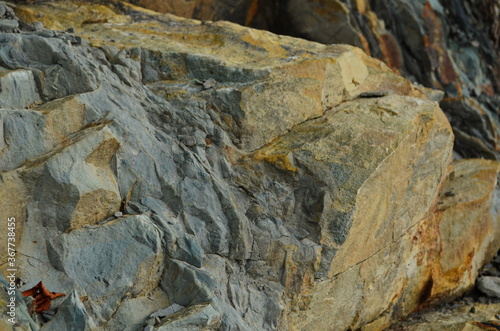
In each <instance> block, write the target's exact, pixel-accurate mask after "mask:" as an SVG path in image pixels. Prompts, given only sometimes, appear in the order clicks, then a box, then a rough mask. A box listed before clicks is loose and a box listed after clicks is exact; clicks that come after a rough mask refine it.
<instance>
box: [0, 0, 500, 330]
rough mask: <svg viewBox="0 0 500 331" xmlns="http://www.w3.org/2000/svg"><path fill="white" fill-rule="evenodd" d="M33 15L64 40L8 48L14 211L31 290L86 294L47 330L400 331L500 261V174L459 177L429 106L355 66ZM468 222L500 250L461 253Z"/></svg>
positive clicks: (112, 15)
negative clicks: (403, 322)
mask: <svg viewBox="0 0 500 331" xmlns="http://www.w3.org/2000/svg"><path fill="white" fill-rule="evenodd" d="M16 13H17V15H19V16H20V17H23V18H24V19H25V20H26V21H27V22H28V23H29V24H32V25H31V26H34V24H35V23H34V21H35V20H40V21H43V25H44V26H45V27H46V28H50V29H54V30H47V29H39V30H37V29H28V28H26V29H24V30H21V29H19V31H12V32H11V33H5V34H1V35H0V50H1V51H0V66H1V67H2V69H1V72H2V77H7V78H6V80H5V81H6V84H7V85H8V86H14V85H15V82H16V80H17V79H20V80H22V81H23V82H25V84H24V83H23V84H22V86H23V95H24V98H23V99H22V100H18V99H17V98H15V97H6V98H5V99H3V100H5V101H4V104H2V108H1V109H0V116H1V119H2V121H3V126H0V127H3V131H2V134H3V139H2V140H1V141H3V149H2V150H1V152H0V153H1V154H0V169H1V171H2V173H1V185H0V196H1V197H2V199H1V200H0V209H1V210H2V211H6V213H7V214H8V215H9V216H12V217H16V222H17V224H18V227H17V234H16V236H17V237H16V238H17V239H16V240H17V251H18V253H17V257H16V258H17V260H16V261H17V263H18V269H19V274H18V277H19V278H20V280H21V281H22V282H23V283H25V285H24V286H25V287H26V288H29V287H32V286H33V285H34V284H37V283H38V282H39V281H41V280H42V281H43V283H44V284H45V285H46V286H47V288H50V289H51V290H52V291H56V292H59V293H66V294H67V298H66V299H65V300H64V302H62V303H60V305H59V311H58V312H57V314H56V315H55V316H54V317H53V319H52V320H51V321H50V322H48V323H45V324H44V325H43V326H42V329H48V330H51V328H52V329H54V330H55V329H57V328H68V327H71V328H77V329H82V330H84V329H99V330H102V329H104V330H106V329H109V330H114V329H122V328H124V329H127V330H140V329H141V328H144V327H148V328H149V330H151V329H153V330H178V329H186V330H197V329H199V330H201V329H205V330H207V329H209V330H215V329H223V330H234V329H238V328H239V329H241V330H274V329H282V330H294V329H304V330H307V329H313V328H316V329H329V328H332V327H334V329H338V330H342V329H348V328H367V329H383V328H384V327H386V326H388V325H389V324H391V323H392V322H394V321H395V320H398V319H399V318H401V317H404V316H406V315H407V314H408V313H410V312H411V311H413V310H414V309H417V308H419V307H422V306H425V305H426V304H427V302H430V301H432V300H434V299H436V298H437V297H438V294H439V293H441V292H439V291H438V290H437V289H440V287H436V288H435V287H434V284H442V283H443V282H444V280H446V281H447V283H446V284H447V287H446V288H447V289H448V290H450V291H451V292H453V295H459V294H460V293H462V292H463V291H465V289H467V287H468V286H470V285H471V284H473V282H474V278H473V274H474V272H476V271H477V268H478V267H479V265H480V264H481V263H483V262H484V261H486V260H488V259H489V258H491V257H492V256H493V254H494V253H495V252H496V250H497V249H498V245H499V243H498V242H497V241H495V238H498V231H499V224H498V212H497V210H496V207H495V206H496V204H495V202H494V201H495V199H496V196H495V193H494V192H495V191H494V187H495V184H496V176H497V174H498V170H499V169H498V163H497V162H496V161H480V160H472V161H462V162H463V163H457V164H456V165H455V166H453V167H454V168H453V167H451V168H450V162H451V154H452V147H453V133H452V129H451V127H450V125H449V122H448V120H447V118H446V116H445V115H444V114H443V112H442V111H441V110H440V108H439V106H438V104H437V103H436V102H435V101H431V100H429V99H428V97H427V96H426V93H427V94H428V95H429V94H432V93H429V91H425V89H422V88H417V87H415V86H413V85H412V84H410V83H409V82H408V81H407V80H405V79H404V78H403V77H401V76H400V75H399V74H398V73H396V72H395V71H393V70H391V69H390V68H389V67H387V66H386V65H385V64H383V63H382V62H380V61H379V60H376V59H373V58H370V57H369V56H367V55H366V54H365V53H363V52H362V51H361V50H360V49H358V48H354V47H352V46H347V45H330V46H325V45H321V44H317V43H312V42H307V41H304V40H300V39H294V38H291V37H283V36H278V35H274V34H271V33H269V32H262V31H257V30H252V29H249V28H244V27H241V26H237V25H235V24H231V23H226V22H218V23H202V22H199V21H194V20H185V19H180V18H177V17H174V16H171V15H162V14H158V13H154V12H151V11H146V10H143V9H139V8H137V7H133V6H131V5H127V4H124V3H113V4H110V5H108V6H103V5H97V4H86V5H85V4H71V3H47V4H41V5H34V6H17V7H16ZM28 23H26V24H28ZM27 26H28V25H27ZM38 26H39V25H38ZM60 31H74V33H73V32H72V33H70V32H60ZM2 82H3V80H2ZM9 84H10V85H9ZM4 92H5V91H2V93H4ZM7 92H8V91H7ZM7 92H5V93H7ZM12 93H17V92H12ZM7 95H10V94H7ZM450 169H451V170H450ZM453 169H455V170H453ZM450 171H454V172H450ZM452 173H454V175H453V176H455V177H453V176H452V175H451V174H452ZM452 177H453V178H452ZM462 178H463V179H462ZM469 179H470V180H469ZM449 185H452V186H453V185H456V186H457V187H459V188H463V191H464V192H465V193H463V195H460V194H459V192H460V190H459V189H455V188H453V192H455V196H454V197H453V199H452V201H448V200H443V199H444V198H443V195H444V196H446V197H448V196H447V192H448V190H451V189H450V188H448V186H449ZM467 185H472V186H471V187H468V186H467ZM443 187H444V188H443ZM453 187H455V186H453ZM442 201H444V202H443V203H442V204H440V202H442ZM440 206H441V207H440ZM472 211H473V212H472ZM447 213H448V214H447ZM459 213H470V216H469V217H468V218H467V217H454V215H456V214H459ZM448 217H449V218H448ZM450 219H453V221H454V222H457V227H458V228H460V227H469V225H470V223H471V222H476V220H480V221H481V226H482V228H483V229H485V231H484V232H479V231H476V232H475V233H476V235H477V242H473V241H471V244H470V245H468V246H463V247H462V245H461V244H462V243H461V242H460V241H461V237H460V235H461V234H460V233H455V232H453V231H452V230H450V229H449V222H451V221H450ZM437 227H440V230H436V229H437ZM2 235H3V234H2ZM2 240H5V238H2ZM436 243H439V244H440V245H441V244H442V247H446V249H447V252H448V250H451V251H455V250H456V251H457V252H458V253H457V254H458V255H460V254H465V255H467V254H469V255H467V256H470V259H469V260H467V261H464V262H462V263H461V261H460V259H453V257H449V256H447V255H446V252H443V251H441V250H440V248H439V247H438V246H436ZM459 248H461V249H462V250H459ZM471 250H472V252H473V253H472V254H470V251H471ZM0 254H3V255H0V258H1V262H2V264H3V269H5V268H6V267H7V264H5V262H6V261H7V256H6V255H5V254H4V252H1V253H0ZM460 256H461V255H460ZM435 261H439V262H440V263H441V269H439V270H434V267H433V266H434V263H435ZM449 268H452V269H453V268H454V269H453V270H454V272H455V274H454V275H456V276H457V277H455V278H450V279H448V278H446V275H447V272H448V270H449ZM435 293H436V294H435ZM78 297H80V299H81V300H80V301H79V300H78V299H77V298H78ZM136 307H138V308H137V309H136ZM167 307H181V308H180V309H179V310H176V311H175V312H173V313H172V314H169V315H168V316H164V315H162V317H161V318H158V316H159V315H158V316H156V317H155V314H154V313H155V312H157V311H159V310H162V309H165V308H167ZM72 323H73V324H72ZM75 323H76V324H75Z"/></svg>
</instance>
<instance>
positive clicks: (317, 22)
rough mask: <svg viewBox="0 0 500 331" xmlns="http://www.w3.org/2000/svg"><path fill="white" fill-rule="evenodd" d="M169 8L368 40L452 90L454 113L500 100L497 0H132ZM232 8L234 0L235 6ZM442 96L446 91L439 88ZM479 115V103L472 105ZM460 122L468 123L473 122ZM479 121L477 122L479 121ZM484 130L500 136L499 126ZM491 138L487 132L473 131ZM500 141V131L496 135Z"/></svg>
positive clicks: (404, 68) (366, 44)
mask: <svg viewBox="0 0 500 331" xmlns="http://www.w3.org/2000/svg"><path fill="white" fill-rule="evenodd" d="M129 2H133V3H134V4H138V5H140V6H143V7H146V8H149V9H152V10H155V11H158V12H163V13H171V14H175V15H179V16H183V17H186V18H196V19H200V20H211V21H218V20H228V21H231V22H235V23H238V24H243V25H247V26H251V27H255V28H258V29H265V30H269V31H272V32H275V33H278V34H284V35H291V36H295V37H301V38H306V39H309V40H312V41H317V42H321V43H324V44H334V43H345V44H350V45H354V46H357V47H360V48H362V49H363V50H364V51H365V52H367V53H368V54H371V55H373V56H375V57H378V58H379V59H381V60H383V61H384V62H385V63H386V64H387V65H388V66H390V67H391V68H394V69H396V70H398V71H400V72H401V73H402V74H403V75H405V76H406V77H408V78H409V79H411V80H412V81H413V80H415V81H417V82H418V83H420V84H422V85H424V86H426V87H427V88H433V89H438V90H443V91H444V92H445V103H444V104H443V105H442V107H443V110H444V111H445V112H446V114H447V115H448V116H450V117H454V116H455V113H456V108H461V103H463V102H467V101H473V102H474V104H475V107H476V108H477V109H479V110H480V112H481V113H482V114H483V115H482V116H484V117H485V118H487V119H488V121H490V122H494V123H495V125H494V127H497V126H498V125H499V124H500V123H499V122H498V120H497V119H496V118H495V116H494V115H493V114H495V112H496V111H497V109H498V107H499V105H500V99H499V97H498V94H499V92H500V90H499V86H500V81H499V77H500V61H499V59H500V56H499V55H500V54H499V51H498V50H499V47H498V45H499V42H500V28H499V25H498V22H497V21H498V20H497V19H498V14H499V13H500V4H499V3H498V2H496V1H492V0H490V1H479V0H466V1H456V0H437V1H428V2H426V3H425V4H424V3H422V2H415V1H407V0H394V1H391V2H373V1H367V0H357V1H347V0H335V1H327V2H325V1H318V0H314V1H311V0H286V1H282V2H280V3H279V4H278V3H275V2H265V3H262V2H261V3H259V2H257V1H251V0H240V1H238V2H237V3H231V4H229V1H227V0H204V1H201V0H194V1H189V2H187V1H185V0H176V1H151V0H139V1H129ZM229 8H231V9H230V10H229ZM435 98H439V95H436V96H435ZM469 112H470V114H471V116H473V115H474V112H475V110H467V112H466V113H469ZM452 125H453V127H454V129H455V130H456V129H459V130H462V131H465V130H464V129H465V128H467V122H465V123H463V124H462V123H460V124H456V122H453V121H452ZM474 127H476V126H474ZM494 127H492V126H489V127H485V128H484V130H486V131H488V133H489V135H491V136H495V137H497V136H498V134H497V133H496V129H494ZM471 137H473V138H478V139H480V140H484V138H483V133H482V132H480V134H475V133H474V134H472V136H471ZM495 141H496V142H495V144H498V138H495ZM494 146H496V145H490V144H487V146H485V147H486V148H482V149H479V150H477V149H476V150H474V149H471V148H467V147H466V146H465V148H464V146H463V145H462V144H457V145H456V146H455V150H456V151H457V152H459V154H461V155H462V156H464V157H477V155H478V154H480V155H481V156H483V157H486V158H489V159H491V158H493V159H500V154H499V152H498V150H497V149H496V148H495V147H494Z"/></svg>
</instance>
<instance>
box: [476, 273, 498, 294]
mask: <svg viewBox="0 0 500 331" xmlns="http://www.w3.org/2000/svg"><path fill="white" fill-rule="evenodd" d="M477 288H478V289H479V290H480V291H481V292H483V293H484V294H486V295H487V296H490V297H497V298H500V278H499V277H492V276H483V277H479V278H478V280H477Z"/></svg>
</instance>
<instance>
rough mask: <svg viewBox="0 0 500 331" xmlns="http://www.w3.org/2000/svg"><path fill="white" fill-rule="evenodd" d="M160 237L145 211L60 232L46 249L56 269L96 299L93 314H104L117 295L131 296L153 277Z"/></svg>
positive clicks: (148, 285) (156, 273) (156, 277)
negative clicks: (61, 233) (91, 227)
mask: <svg viewBox="0 0 500 331" xmlns="http://www.w3.org/2000/svg"><path fill="white" fill-rule="evenodd" d="M160 238H161V237H160V233H159V231H158V229H157V228H156V227H155V226H154V224H153V223H152V222H151V220H150V219H148V218H147V217H146V216H130V217H126V218H122V219H120V220H119V221H116V222H110V223H107V224H105V225H103V226H101V227H99V228H94V229H81V230H75V231H72V232H70V233H67V234H63V235H60V236H58V237H57V238H55V239H54V240H52V241H51V242H50V243H49V245H48V251H49V252H48V254H49V258H50V261H51V263H52V265H53V266H54V267H55V268H56V269H57V270H60V271H64V272H65V273H66V274H67V275H68V276H69V277H70V278H71V279H74V280H76V281H77V282H78V284H79V285H80V286H81V288H82V290H83V291H85V292H84V293H85V294H86V295H87V296H89V297H90V298H92V299H93V300H96V301H98V302H99V305H98V306H96V307H94V309H95V310H96V311H98V312H99V315H101V316H103V317H104V318H110V317H111V315H112V314H113V312H114V311H115V310H116V308H117V305H118V304H119V303H120V301H121V300H123V299H124V298H126V297H127V296H137V295H138V294H139V293H141V292H142V291H145V290H147V288H151V287H152V286H153V285H154V284H155V283H156V282H157V281H158V280H159V277H160V270H159V262H160V261H159V260H160V259H161V257H162V250H161V247H160V244H161V239H160ZM138 261H142V262H141V263H137V262H138Z"/></svg>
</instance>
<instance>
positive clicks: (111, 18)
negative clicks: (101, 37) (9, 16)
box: [15, 3, 130, 30]
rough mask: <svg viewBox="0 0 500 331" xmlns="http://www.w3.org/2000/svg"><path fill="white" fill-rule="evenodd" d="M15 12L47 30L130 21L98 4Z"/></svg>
mask: <svg viewBox="0 0 500 331" xmlns="http://www.w3.org/2000/svg"><path fill="white" fill-rule="evenodd" d="M15 11H16V14H17V15H18V16H19V18H20V19H22V20H26V21H27V22H30V23H32V22H34V21H39V22H42V23H43V25H44V26H45V27H46V28H48V29H53V30H67V29H69V28H75V29H77V30H79V29H80V28H83V27H84V26H85V25H89V24H93V23H99V24H102V23H114V24H124V23H127V22H129V20H130V19H129V18H128V17H127V16H124V15H118V14H116V13H115V12H114V11H113V10H112V9H111V8H109V7H107V6H104V5H97V4H71V3H58V4H57V5H53V4H44V5H39V6H36V7H32V6H31V7H30V6H17V7H16V9H15ZM35 13H36V14H35Z"/></svg>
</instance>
